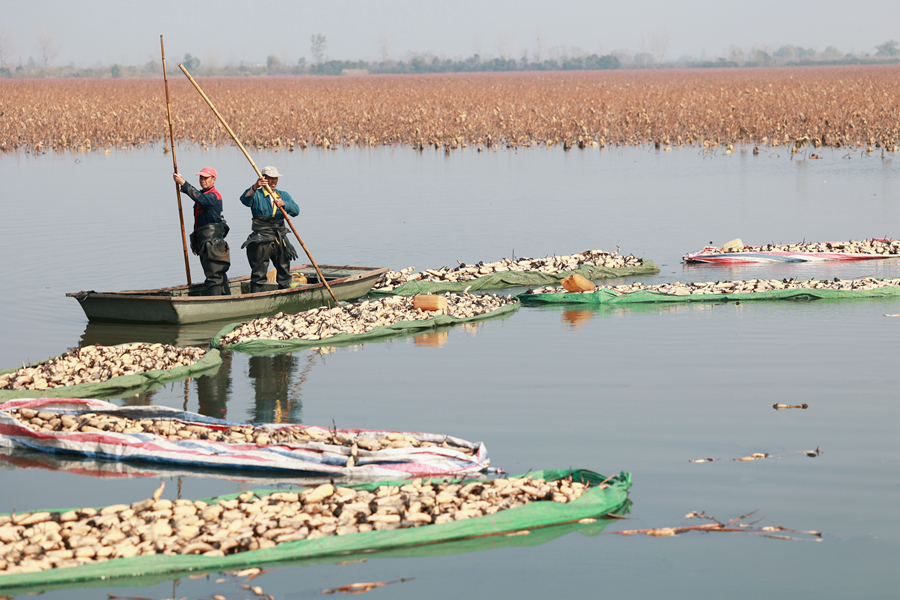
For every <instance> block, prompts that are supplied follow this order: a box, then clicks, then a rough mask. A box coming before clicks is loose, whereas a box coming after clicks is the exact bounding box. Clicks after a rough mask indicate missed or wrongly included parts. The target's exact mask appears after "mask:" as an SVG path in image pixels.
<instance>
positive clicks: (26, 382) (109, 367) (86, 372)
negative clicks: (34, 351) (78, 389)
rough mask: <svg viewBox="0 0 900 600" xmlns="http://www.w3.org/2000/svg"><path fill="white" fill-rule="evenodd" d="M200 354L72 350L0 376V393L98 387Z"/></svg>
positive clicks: (162, 348)
mask: <svg viewBox="0 0 900 600" xmlns="http://www.w3.org/2000/svg"><path fill="white" fill-rule="evenodd" d="M204 354H206V351H205V350H203V349H201V348H194V347H187V348H178V347H176V346H170V345H168V344H128V345H124V346H100V345H99V344H98V345H94V346H85V347H84V348H73V349H72V350H69V351H68V352H66V353H65V354H63V355H62V356H58V357H56V358H53V359H51V360H48V361H47V362H45V363H43V364H40V365H36V366H34V367H22V368H21V369H18V370H16V371H12V372H10V373H6V374H5V375H0V389H3V390H46V389H50V388H57V387H64V386H69V385H78V384H81V383H99V382H102V381H106V380H107V379H111V378H113V377H119V376H122V375H134V374H136V373H145V372H147V371H162V370H166V369H173V368H175V367H184V366H189V365H192V364H194V363H196V362H197V361H198V360H200V359H201V358H202V357H203V355H204Z"/></svg>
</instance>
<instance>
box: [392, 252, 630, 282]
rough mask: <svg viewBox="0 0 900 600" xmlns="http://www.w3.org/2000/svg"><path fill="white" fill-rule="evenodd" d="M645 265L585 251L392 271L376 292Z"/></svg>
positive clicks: (625, 257) (617, 254)
mask: <svg viewBox="0 0 900 600" xmlns="http://www.w3.org/2000/svg"><path fill="white" fill-rule="evenodd" d="M643 264H644V262H643V260H642V259H640V258H636V257H635V256H634V255H632V254H629V255H628V256H622V255H620V254H619V251H618V250H616V251H615V252H605V251H603V250H585V251H584V252H579V253H577V254H572V255H564V256H547V257H544V258H520V259H518V260H512V259H509V258H504V259H502V260H499V261H497V262H492V263H486V262H483V261H482V262H478V263H475V264H473V265H467V264H466V263H463V262H460V263H459V266H457V267H453V268H448V267H441V268H440V269H426V270H425V271H422V272H421V273H417V272H414V271H415V269H414V268H413V267H407V268H405V269H401V270H399V271H389V272H388V273H385V274H384V275H382V276H381V277H379V278H378V281H376V282H375V288H374V289H376V290H385V291H390V290H392V289H394V288H395V287H397V286H399V285H403V284H404V283H407V282H410V281H431V282H438V281H440V282H448V283H459V282H461V281H462V282H465V281H473V280H475V279H478V278H479V277H484V276H486V275H491V274H493V273H503V272H508V271H520V272H521V271H538V272H540V273H550V274H554V275H555V274H557V273H561V272H564V271H575V270H578V269H579V268H581V267H583V266H594V267H606V268H607V269H622V268H625V267H639V266H641V265H643Z"/></svg>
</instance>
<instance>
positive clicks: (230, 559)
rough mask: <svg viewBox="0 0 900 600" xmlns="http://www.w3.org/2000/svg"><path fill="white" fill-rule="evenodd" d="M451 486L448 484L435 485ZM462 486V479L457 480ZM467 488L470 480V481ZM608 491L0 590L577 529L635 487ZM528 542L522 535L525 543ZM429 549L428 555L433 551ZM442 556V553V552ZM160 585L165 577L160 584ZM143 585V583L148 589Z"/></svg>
mask: <svg viewBox="0 0 900 600" xmlns="http://www.w3.org/2000/svg"><path fill="white" fill-rule="evenodd" d="M528 476H529V477H532V478H541V479H546V480H548V481H555V480H557V479H562V478H567V477H569V476H572V478H573V480H574V481H580V482H582V483H589V484H592V485H596V484H598V483H600V482H601V481H604V480H605V479H606V478H605V477H603V476H602V475H599V474H598V473H594V472H592V471H587V470H583V469H566V470H552V471H536V472H532V473H529V474H528ZM431 481H447V480H435V479H433V480H431ZM456 481H459V480H456ZM466 481H467V482H471V481H473V479H472V478H466ZM406 483H409V482H408V481H395V482H379V483H363V484H358V485H353V486H348V487H351V488H353V489H357V490H370V491H371V490H374V489H375V488H377V487H378V486H380V485H397V486H399V485H404V484H406ZM607 483H608V484H609V486H610V487H608V488H606V489H600V488H599V487H593V488H591V489H590V490H588V491H587V492H586V493H585V494H583V495H582V496H581V497H580V498H578V499H577V500H575V501H573V502H568V503H566V504H561V503H558V502H532V503H530V504H526V505H524V506H520V507H517V508H512V509H508V510H501V511H500V512H497V513H495V514H493V515H485V516H482V517H477V518H472V519H465V520H462V521H453V522H450V523H443V524H440V525H424V526H421V527H411V528H406V529H392V530H382V531H369V532H360V533H353V534H349V535H344V536H330V537H324V538H318V539H315V540H297V541H293V542H284V543H282V544H279V545H278V546H276V547H274V548H268V549H265V550H253V551H249V552H240V553H237V554H231V555H228V556H225V557H208V556H202V555H195V554H186V555H185V554H182V555H166V554H157V555H153V556H135V557H133V558H121V559H113V560H110V561H106V562H100V563H93V564H88V565H82V566H80V567H70V568H65V569H50V570H48V571H40V572H37V573H19V574H15V575H0V591H2V592H3V593H5V594H10V593H16V594H19V593H23V592H25V591H35V590H38V589H48V588H49V587H51V586H52V587H65V586H66V584H69V585H74V584H83V583H88V582H96V581H98V580H101V579H103V580H105V581H106V583H107V584H109V583H111V580H115V579H119V578H132V577H141V578H146V577H153V576H159V575H166V577H165V578H172V577H175V576H177V575H178V574H182V573H187V572H192V571H201V572H208V571H219V570H233V569H242V568H246V567H250V566H261V565H270V564H273V563H277V562H285V561H294V562H296V561H302V560H308V559H325V558H327V557H334V556H346V555H348V554H356V553H367V554H366V556H367V557H368V556H369V554H368V553H369V552H377V551H386V550H391V549H399V548H410V547H416V546H424V545H431V544H437V543H441V542H458V541H461V540H467V539H469V538H476V537H481V538H483V537H485V536H492V535H502V534H504V533H509V532H518V531H522V530H528V529H535V528H543V527H548V526H553V525H560V524H564V523H573V522H576V521H579V520H581V519H586V518H597V517H602V516H603V515H605V514H608V513H615V512H617V511H620V510H621V509H622V507H623V506H625V504H626V502H627V493H628V489H629V488H630V487H631V474H630V473H624V472H623V473H620V474H618V475H616V476H615V477H614V478H612V479H610V480H609V481H607ZM275 491H282V490H263V491H258V492H257V495H265V494H268V493H271V492H275ZM238 495H239V494H229V495H226V496H220V497H217V498H212V499H208V500H206V502H208V503H209V504H215V503H218V502H219V501H221V500H229V499H231V498H235V497H237V496H238ZM66 510H71V509H59V510H55V511H54V512H65V511H66ZM523 537H524V536H523ZM431 550H432V549H431V548H429V550H427V551H426V552H431ZM438 553H440V552H438ZM160 579H162V578H160ZM145 582H146V579H144V580H142V583H144V584H145V585H146V584H147V583H145ZM115 583H116V584H119V583H123V584H127V583H129V582H128V581H116V582H115Z"/></svg>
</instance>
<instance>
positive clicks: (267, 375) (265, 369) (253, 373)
mask: <svg viewBox="0 0 900 600" xmlns="http://www.w3.org/2000/svg"><path fill="white" fill-rule="evenodd" d="M315 359H316V355H315V354H312V353H310V354H309V355H308V356H307V357H306V360H305V361H301V360H300V359H299V358H298V357H296V356H294V355H293V353H286V354H276V355H274V356H251V357H250V361H249V362H250V367H249V370H248V372H247V375H248V376H249V377H250V380H251V385H252V386H253V390H254V398H255V401H256V402H255V404H254V407H253V410H252V412H251V415H250V417H249V419H248V420H249V421H251V422H253V423H302V422H303V421H302V417H301V415H302V412H303V400H302V398H301V392H302V390H301V388H302V387H303V384H304V383H305V382H306V378H307V377H309V372H310V370H311V369H312V366H313V362H314V361H315ZM301 365H302V368H301ZM298 369H300V372H299V373H298V372H297V371H298ZM204 414H205V413H204Z"/></svg>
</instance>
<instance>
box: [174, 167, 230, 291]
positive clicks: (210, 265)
mask: <svg viewBox="0 0 900 600" xmlns="http://www.w3.org/2000/svg"><path fill="white" fill-rule="evenodd" d="M197 175H199V176H200V189H199V190H198V189H197V188H195V187H194V186H192V185H191V184H189V183H188V182H187V181H185V180H184V177H182V176H181V175H179V174H178V173H177V172H176V173H175V174H174V179H175V183H177V184H178V185H180V186H181V191H182V192H184V193H185V194H187V195H188V196H189V197H190V198H191V200H193V201H194V232H193V233H192V234H191V250H193V251H194V254H196V255H197V256H199V257H200V264H201V265H203V274H204V275H206V295H207V296H229V295H231V288H230V286H229V285H228V275H227V273H228V267H229V266H231V250H230V249H229V248H228V242H226V241H225V236H226V235H228V225H227V224H226V223H225V218H224V217H223V216H222V194H220V193H219V191H218V190H217V189H216V188H215V183H216V170H215V169H213V168H212V167H203V168H202V169H200V172H199V173H197Z"/></svg>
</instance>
